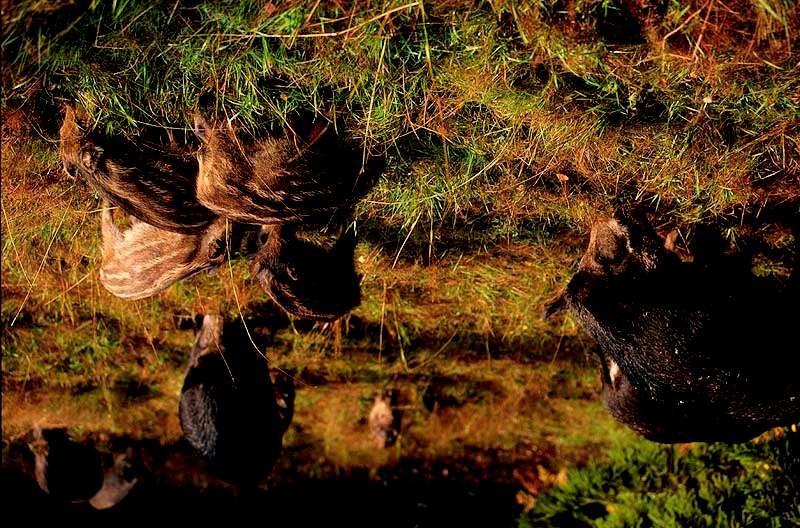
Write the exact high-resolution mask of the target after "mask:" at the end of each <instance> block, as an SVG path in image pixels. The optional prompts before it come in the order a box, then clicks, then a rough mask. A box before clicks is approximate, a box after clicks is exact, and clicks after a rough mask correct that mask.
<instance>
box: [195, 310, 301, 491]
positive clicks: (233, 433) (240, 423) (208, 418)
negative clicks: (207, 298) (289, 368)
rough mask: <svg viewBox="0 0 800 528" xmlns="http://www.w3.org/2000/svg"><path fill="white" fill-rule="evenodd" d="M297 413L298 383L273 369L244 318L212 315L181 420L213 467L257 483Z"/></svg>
mask: <svg viewBox="0 0 800 528" xmlns="http://www.w3.org/2000/svg"><path fill="white" fill-rule="evenodd" d="M293 413H294V385H293V383H292V381H291V379H289V378H288V377H287V376H285V375H282V374H273V375H270V371H269V368H268V366H267V361H266V359H265V358H264V357H263V356H262V355H261V354H260V353H259V352H258V351H257V350H255V348H254V346H253V344H252V343H251V342H250V339H249V337H248V335H247V334H246V332H245V330H244V328H243V327H242V325H241V323H240V322H238V321H236V322H231V323H227V324H224V323H223V320H222V318H221V317H220V316H218V315H206V316H205V317H204V318H203V325H202V327H201V328H200V330H199V331H198V333H197V336H196V339H195V344H194V349H193V350H192V355H191V360H190V364H189V369H188V371H187V373H186V378H185V380H184V383H183V389H182V391H181V401H180V408H179V414H180V422H181V428H182V429H183V434H184V437H185V438H186V440H187V441H188V442H189V443H190V444H191V445H192V446H193V447H194V448H195V449H196V450H197V452H198V453H200V455H202V456H203V457H204V458H205V459H206V460H207V461H208V462H209V467H210V469H211V470H212V471H213V472H214V473H216V474H218V475H219V476H221V477H222V478H225V479H227V480H230V481H233V482H235V483H237V484H241V485H248V484H256V483H258V481H259V480H260V479H261V478H262V477H263V476H265V474H266V473H267V472H268V471H269V470H270V469H271V468H272V466H273V465H274V464H275V462H276V461H277V459H278V456H279V454H280V452H281V448H282V439H283V434H284V432H285V431H286V429H287V428H288V427H289V424H290V423H291V420H292V415H293Z"/></svg>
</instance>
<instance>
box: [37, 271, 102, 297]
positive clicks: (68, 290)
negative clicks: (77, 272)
mask: <svg viewBox="0 0 800 528" xmlns="http://www.w3.org/2000/svg"><path fill="white" fill-rule="evenodd" d="M92 273H94V270H92V271H90V272H89V273H87V274H86V275H84V276H83V277H81V278H80V280H78V282H76V283H75V284H73V285H72V286H70V287H69V288H67V289H66V290H64V291H63V292H61V293H59V294H58V295H56V296H55V297H53V298H52V299H50V300H49V301H47V302H46V303H44V305H45V306H47V305H49V304H50V303H51V302H53V301H55V300H56V299H58V298H59V297H62V296H64V295H66V294H67V293H69V292H70V290H72V289H73V288H75V287H76V286H77V285H79V284H80V283H82V282H83V281H85V280H86V279H87V278H88V277H89V276H90V275H91V274H92Z"/></svg>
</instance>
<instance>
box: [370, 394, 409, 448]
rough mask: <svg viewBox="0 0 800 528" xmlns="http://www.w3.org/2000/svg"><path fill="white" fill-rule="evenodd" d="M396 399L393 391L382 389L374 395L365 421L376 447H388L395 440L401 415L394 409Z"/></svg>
mask: <svg viewBox="0 0 800 528" xmlns="http://www.w3.org/2000/svg"><path fill="white" fill-rule="evenodd" d="M396 400H397V397H396V393H395V392H394V391H382V392H380V393H378V394H376V395H375V399H374V401H373V405H372V409H370V412H369V419H368V422H367V423H368V425H369V434H370V439H371V440H372V443H373V445H374V446H375V447H377V448H381V449H382V448H384V447H390V446H393V445H394V444H395V442H397V436H398V434H399V432H398V429H399V428H400V421H401V417H400V413H399V412H397V409H396V407H397V405H396V403H397V402H396Z"/></svg>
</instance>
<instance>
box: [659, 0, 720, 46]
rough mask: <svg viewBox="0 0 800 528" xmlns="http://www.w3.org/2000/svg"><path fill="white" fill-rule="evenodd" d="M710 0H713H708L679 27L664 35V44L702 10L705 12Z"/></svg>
mask: <svg viewBox="0 0 800 528" xmlns="http://www.w3.org/2000/svg"><path fill="white" fill-rule="evenodd" d="M710 2H711V0H708V1H707V2H706V3H705V4H703V7H701V8H700V9H698V10H697V11H695V12H694V13H692V14H691V15H689V16H688V17H687V18H686V20H684V21H683V22H681V25H679V26H678V27H676V28H675V29H673V30H672V31H670V32H669V33H667V34H666V35H664V38H662V39H661V42H663V43H664V44H666V42H667V39H668V38H670V37H671V36H672V35H674V34H675V33H677V32H678V31H680V30H681V29H683V28H684V27H686V24H688V23H689V22H690V21H691V20H692V19H693V18H694V17H696V16H697V15H699V14H700V13H702V12H703V9H705V8H706V6H707V5H708V4H709V3H710Z"/></svg>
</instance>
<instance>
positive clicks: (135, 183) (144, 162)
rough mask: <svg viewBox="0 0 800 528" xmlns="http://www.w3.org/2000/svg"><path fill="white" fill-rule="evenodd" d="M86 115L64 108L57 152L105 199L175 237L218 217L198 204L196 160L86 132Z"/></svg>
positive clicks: (177, 151) (170, 149)
mask: <svg viewBox="0 0 800 528" xmlns="http://www.w3.org/2000/svg"><path fill="white" fill-rule="evenodd" d="M87 128H88V122H87V116H86V114H85V113H84V112H81V111H79V110H76V109H74V108H72V107H71V106H68V107H66V110H65V115H64V123H63V124H62V126H61V143H60V153H61V159H62V162H63V164H64V170H65V171H66V172H67V173H69V174H71V175H78V174H79V175H81V176H82V177H83V178H85V179H86V181H87V182H88V183H89V185H90V186H91V187H92V188H93V189H94V190H95V191H97V192H98V193H99V194H100V195H101V196H102V197H103V198H104V199H105V200H108V201H109V202H111V203H112V204H114V205H116V206H118V207H120V208H122V210H123V211H125V212H127V213H129V214H131V215H133V216H135V217H137V218H139V219H141V220H143V221H144V222H147V223H148V224H150V225H152V226H155V227H158V228H160V229H164V230H166V231H174V232H177V233H185V234H196V233H200V232H202V231H204V230H205V229H206V228H207V227H208V226H209V224H211V222H213V221H214V219H215V218H216V215H214V213H212V212H211V211H209V210H208V209H207V208H205V207H203V206H202V205H201V204H200V202H198V201H197V198H196V195H195V186H196V180H197V171H198V168H197V160H196V159H195V158H194V156H193V155H192V154H191V153H190V152H189V151H187V150H186V149H183V150H181V149H179V148H177V147H175V146H164V145H154V144H149V143H146V142H137V143H133V142H131V141H129V140H126V139H123V138H109V137H105V136H103V135H101V134H99V133H96V132H93V131H89V130H88V129H87Z"/></svg>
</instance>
